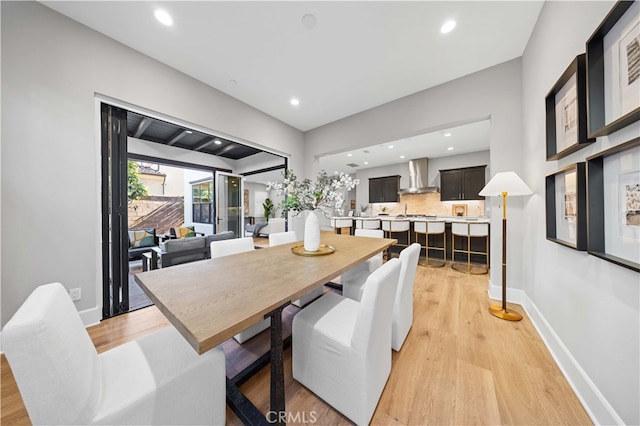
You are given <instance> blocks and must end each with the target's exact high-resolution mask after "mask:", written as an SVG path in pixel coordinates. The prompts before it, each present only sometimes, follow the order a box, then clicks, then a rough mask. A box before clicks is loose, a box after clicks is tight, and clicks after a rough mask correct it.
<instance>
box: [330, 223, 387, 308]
mask: <svg viewBox="0 0 640 426" xmlns="http://www.w3.org/2000/svg"><path fill="white" fill-rule="evenodd" d="M355 236H356V237H369V238H384V231H383V230H382V229H356V231H355ZM382 256H383V253H382V252H380V253H378V254H376V255H375V256H372V257H370V258H369V259H367V260H366V261H364V262H362V263H361V264H359V265H356V266H354V267H353V268H350V269H349V270H347V271H346V272H344V273H343V274H342V275H341V276H340V283H341V284H342V294H343V295H344V296H345V297H348V298H349V299H353V300H355V301H357V302H359V301H360V298H361V297H362V289H363V287H364V285H365V282H366V281H367V277H368V276H369V275H370V274H371V273H372V272H373V271H375V270H376V269H378V268H379V267H381V266H382V261H383V257H382Z"/></svg>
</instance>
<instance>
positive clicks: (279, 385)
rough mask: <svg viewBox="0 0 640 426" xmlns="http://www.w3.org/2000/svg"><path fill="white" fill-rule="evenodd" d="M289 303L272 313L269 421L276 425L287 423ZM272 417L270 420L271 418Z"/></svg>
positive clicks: (270, 314) (270, 315)
mask: <svg viewBox="0 0 640 426" xmlns="http://www.w3.org/2000/svg"><path fill="white" fill-rule="evenodd" d="M288 305H289V303H285V304H284V305H282V306H280V307H279V308H277V309H275V310H273V311H271V312H270V313H269V314H268V315H267V316H269V317H271V330H270V331H271V349H270V358H271V405H270V411H269V416H268V418H267V420H268V421H269V422H274V420H276V418H275V417H277V420H276V421H275V422H274V423H276V424H281V425H284V424H286V423H287V413H286V410H285V395H284V345H283V342H282V311H283V310H284V308H286V307H287V306H288ZM269 417H270V418H269Z"/></svg>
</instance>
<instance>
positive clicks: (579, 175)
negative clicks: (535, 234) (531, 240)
mask: <svg viewBox="0 0 640 426" xmlns="http://www.w3.org/2000/svg"><path fill="white" fill-rule="evenodd" d="M572 172H575V173H576V187H575V193H571V194H559V191H560V190H561V188H558V186H557V185H556V181H557V178H558V177H559V176H563V175H566V174H569V173H572ZM559 195H564V196H563V197H562V198H564V200H565V203H566V205H565V206H563V207H564V210H563V211H565V219H566V220H567V221H571V222H573V223H574V224H575V236H576V238H575V241H570V240H569V239H562V238H561V236H560V235H559V233H558V229H557V223H558V215H557V212H558V208H557V207H558V205H557V202H556V201H557V200H558V198H559V197H558V196H559ZM568 196H570V197H571V198H570V199H569V198H567V197H568ZM569 205H570V206H571V207H568V206H569ZM545 208H546V221H547V240H549V241H553V242H554V243H558V244H562V245H563V246H566V247H570V248H572V249H574V250H579V251H585V250H587V180H586V172H585V163H584V162H580V163H575V164H572V165H570V166H567V167H564V168H562V169H560V170H558V171H557V172H555V173H551V174H549V175H547V176H546V178H545Z"/></svg>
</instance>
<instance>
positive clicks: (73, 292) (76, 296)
mask: <svg viewBox="0 0 640 426" xmlns="http://www.w3.org/2000/svg"><path fill="white" fill-rule="evenodd" d="M69 295H70V296H71V300H80V299H82V289H81V288H79V287H78V288H72V289H70V290H69Z"/></svg>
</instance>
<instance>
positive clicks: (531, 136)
mask: <svg viewBox="0 0 640 426" xmlns="http://www.w3.org/2000/svg"><path fill="white" fill-rule="evenodd" d="M612 6H613V2H546V3H545V5H544V7H543V9H542V12H541V14H540V18H539V20H538V23H537V25H536V28H535V31H534V33H533V35H532V37H531V39H530V41H529V44H528V46H527V49H526V51H525V54H524V56H523V81H522V83H523V104H524V106H523V117H524V119H523V128H524V132H523V134H524V146H523V151H522V156H523V157H524V158H527V161H526V162H525V167H524V176H522V177H523V178H524V180H525V181H527V182H528V183H529V184H530V186H531V188H532V189H533V190H534V191H535V192H536V194H535V195H534V196H532V197H530V198H529V199H528V200H527V203H526V206H525V207H526V211H527V212H528V214H527V215H526V223H525V234H526V235H527V241H528V242H529V245H528V246H527V248H526V250H525V262H524V277H525V285H524V291H525V293H526V297H525V299H526V300H525V305H526V306H527V310H528V312H529V314H530V315H531V317H532V319H534V321H535V322H536V325H537V326H538V328H539V330H540V332H541V334H542V336H543V338H544V339H545V340H546V342H547V344H548V346H549V347H550V348H551V350H552V352H553V353H554V355H555V356H556V359H557V360H558V361H559V363H560V365H561V368H562V369H563V371H564V372H565V374H566V375H567V376H568V378H569V380H570V382H571V383H572V384H573V385H574V387H575V389H576V390H577V391H578V394H579V395H580V397H581V399H582V400H583V402H584V403H585V404H586V406H587V408H588V410H589V411H590V414H591V415H592V418H593V419H594V420H595V421H596V423H597V424H614V423H622V422H623V423H626V424H630V425H631V424H634V425H637V424H640V413H639V408H638V407H639V406H640V404H639V403H638V402H639V401H640V382H639V380H640V379H639V378H640V371H639V364H640V329H639V327H640V316H639V304H640V293H639V289H640V276H639V274H638V273H636V272H633V271H631V270H629V269H625V268H622V267H619V266H616V265H614V264H612V263H609V262H606V261H604V260H602V259H599V258H596V257H594V256H590V255H589V254H587V253H586V252H578V251H575V250H572V249H570V248H568V247H565V246H562V245H559V244H556V243H553V242H551V241H547V240H546V238H545V235H546V231H545V206H544V182H545V175H547V174H550V173H554V172H556V171H557V170H559V169H561V168H562V167H564V166H567V165H569V164H573V163H575V162H579V161H584V160H585V158H586V157H588V156H589V155H593V154H595V153H598V152H600V151H602V150H604V149H606V148H608V147H610V146H614V145H617V144H619V143H622V142H625V141H627V140H630V139H632V138H634V137H637V136H638V135H640V123H636V124H634V125H632V126H629V127H628V128H625V129H623V130H620V131H618V132H616V133H615V134H613V135H610V136H608V137H601V138H598V139H597V141H596V143H594V144H592V145H590V146H588V147H586V148H583V149H581V150H580V151H577V152H575V153H573V154H572V155H570V156H568V157H566V158H563V159H561V160H559V161H550V162H547V161H545V158H546V152H545V107H544V98H545V96H546V94H547V93H548V92H549V90H550V89H551V88H552V87H553V85H554V84H555V83H556V81H557V80H558V78H559V77H560V75H561V74H562V73H563V72H564V70H565V69H566V68H567V66H568V65H569V64H570V63H571V61H572V60H573V59H574V58H575V57H576V55H578V54H580V53H584V52H585V43H586V41H587V39H588V38H589V37H590V36H591V34H592V33H593V31H594V30H595V29H596V28H597V27H598V25H599V24H600V22H601V21H602V19H604V17H605V16H606V14H607V13H608V12H609V10H610V9H611V7H612ZM568 23H570V24H568Z"/></svg>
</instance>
